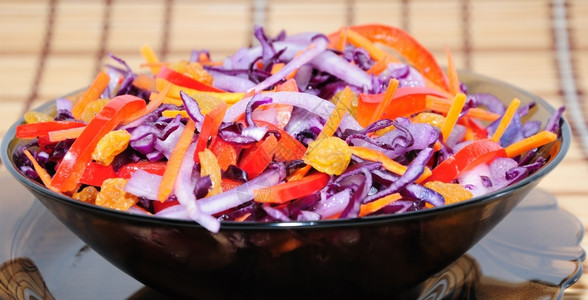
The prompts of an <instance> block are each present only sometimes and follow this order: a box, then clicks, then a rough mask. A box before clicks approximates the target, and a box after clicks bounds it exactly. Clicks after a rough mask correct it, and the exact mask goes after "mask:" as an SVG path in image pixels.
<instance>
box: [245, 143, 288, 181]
mask: <svg viewBox="0 0 588 300" xmlns="http://www.w3.org/2000/svg"><path fill="white" fill-rule="evenodd" d="M277 146H278V139H276V137H275V136H274V135H273V134H270V135H269V136H268V137H266V138H265V139H263V140H261V141H259V142H257V143H256V144H255V145H253V146H252V147H251V148H249V149H247V150H246V152H245V153H244V154H243V157H242V158H241V160H240V161H239V165H238V166H239V168H241V170H243V171H245V172H246V173H247V176H248V179H250V180H251V179H253V178H255V177H257V176H258V175H259V174H261V173H262V172H263V170H265V168H267V166H268V165H269V164H270V163H271V162H272V160H273V157H274V154H275V152H276V150H277Z"/></svg>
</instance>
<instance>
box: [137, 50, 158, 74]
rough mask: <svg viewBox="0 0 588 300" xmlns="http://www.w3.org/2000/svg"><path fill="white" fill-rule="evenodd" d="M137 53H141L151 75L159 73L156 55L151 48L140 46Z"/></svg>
mask: <svg viewBox="0 0 588 300" xmlns="http://www.w3.org/2000/svg"><path fill="white" fill-rule="evenodd" d="M139 51H140V52H141V55H142V56H143V59H145V61H147V64H149V65H150V67H149V68H150V69H151V73H153V75H155V74H157V73H159V64H160V62H159V59H158V58H157V55H156V54H155V51H153V49H152V48H151V46H149V45H143V46H141V49H140V50H139Z"/></svg>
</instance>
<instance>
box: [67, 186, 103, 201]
mask: <svg viewBox="0 0 588 300" xmlns="http://www.w3.org/2000/svg"><path fill="white" fill-rule="evenodd" d="M96 196H98V189H96V187H94V186H91V185H90V186H87V187H85V188H83V189H81V190H80V191H79V192H76V193H74V194H73V196H72V198H74V199H76V200H79V201H82V202H88V203H92V204H93V203H95V202H96Z"/></svg>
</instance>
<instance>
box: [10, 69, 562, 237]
mask: <svg viewBox="0 0 588 300" xmlns="http://www.w3.org/2000/svg"><path fill="white" fill-rule="evenodd" d="M459 73H460V74H462V75H466V76H468V77H471V78H475V79H476V80H477V81H481V82H489V83H492V84H494V85H501V86H504V87H505V88H506V89H509V90H513V91H514V92H516V93H519V94H522V95H524V96H525V97H528V98H529V99H531V100H532V101H535V102H536V103H538V104H539V106H541V107H543V108H544V109H546V110H547V111H548V112H550V113H552V114H553V113H554V112H555V108H554V107H553V106H552V105H551V104H549V103H548V102H547V101H545V100H544V99H542V98H541V97H539V96H537V95H535V94H532V93H530V92H527V91H525V90H523V89H521V88H518V87H516V86H514V85H512V84H510V83H507V82H505V81H502V80H499V79H495V78H491V77H488V76H486V75H482V74H479V73H475V72H472V71H464V70H459ZM75 93H76V92H72V93H69V94H66V95H65V96H62V97H67V96H70V95H72V94H75ZM58 98H61V97H58ZM54 103H55V100H50V101H47V102H46V103H44V104H42V105H40V106H39V107H37V108H35V109H34V110H38V111H47V110H48V109H49V108H50V107H52V106H54ZM23 122H24V117H21V118H19V120H17V121H16V122H15V123H14V124H13V125H12V126H11V127H10V128H9V129H8V130H7V131H6V133H5V135H4V137H3V138H2V144H1V147H0V149H1V150H0V151H1V152H0V157H1V159H2V162H3V165H4V166H5V168H6V169H7V170H8V171H9V173H10V174H11V175H12V176H13V177H15V178H16V179H17V180H18V181H19V182H21V183H22V184H24V185H25V187H27V188H28V189H29V190H34V191H37V192H39V193H42V194H45V195H47V196H48V197H50V198H52V199H54V200H57V201H59V202H61V203H63V204H66V205H69V206H75V207H76V209H84V210H92V211H95V212H97V213H102V214H108V215H110V216H112V217H122V218H126V219H129V220H135V221H141V222H148V223H156V224H160V225H167V226H183V227H200V228H202V229H203V230H205V228H204V227H202V226H201V225H199V224H198V223H197V222H195V221H192V220H182V219H173V218H165V217H160V216H154V215H144V214H138V213H132V212H127V211H120V210H114V209H109V208H105V207H101V206H97V205H94V204H90V203H85V202H82V201H78V200H75V199H73V198H70V197H67V196H65V195H63V194H60V193H57V192H54V191H51V190H49V189H48V188H46V187H44V186H43V185H41V184H40V183H37V182H35V181H32V180H30V179H29V178H27V177H26V176H24V175H23V174H22V173H21V172H20V171H19V170H17V169H16V168H15V166H14V164H13V161H12V159H11V154H12V152H10V155H9V151H12V150H13V142H15V141H16V138H15V134H16V127H17V126H18V125H19V124H21V123H23ZM560 132H561V134H560V137H559V138H558V141H560V146H559V150H558V152H557V154H556V155H555V156H553V157H551V158H550V160H549V162H548V163H547V164H545V165H544V166H542V167H541V169H539V170H537V171H536V172H534V173H533V174H531V175H529V176H527V177H525V178H524V179H522V180H520V181H518V182H516V183H514V184H512V185H509V186H507V187H505V188H502V189H499V190H497V191H493V192H490V193H487V194H484V195H480V196H477V197H474V198H471V199H468V200H466V201H462V202H458V203H453V204H448V205H443V206H440V207H434V208H429V209H424V210H418V211H411V212H405V213H400V214H384V215H377V216H366V217H361V218H359V217H356V218H345V219H335V220H318V221H287V222H284V221H280V222H236V221H221V226H220V231H223V230H236V229H237V230H243V229H263V230H269V229H305V228H309V229H318V228H330V227H345V226H350V225H352V226H361V225H375V224H379V223H387V222H392V221H400V220H409V219H414V218H421V217H423V216H430V215H432V214H433V215H434V214H438V213H440V212H444V211H447V210H458V209H460V208H464V207H468V206H471V205H475V204H479V203H481V202H486V201H491V200H492V199H495V198H498V197H500V196H502V195H504V194H508V193H510V192H512V191H514V190H517V189H519V188H522V187H524V186H526V185H529V184H532V183H534V182H537V181H538V180H539V179H541V178H542V177H544V176H545V175H547V174H548V173H550V172H551V171H552V170H553V169H554V168H555V167H556V166H557V165H559V163H560V162H561V161H562V160H563V159H564V157H565V155H566V154H567V152H568V150H569V148H570V145H571V139H572V131H571V126H570V124H569V122H568V120H567V119H566V118H565V116H563V115H562V117H561V121H560Z"/></svg>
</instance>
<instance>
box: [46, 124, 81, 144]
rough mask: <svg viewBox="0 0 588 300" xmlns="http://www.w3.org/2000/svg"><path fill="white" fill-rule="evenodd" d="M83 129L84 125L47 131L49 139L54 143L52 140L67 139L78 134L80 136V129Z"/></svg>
mask: <svg viewBox="0 0 588 300" xmlns="http://www.w3.org/2000/svg"><path fill="white" fill-rule="evenodd" d="M84 129H86V127H76V128H69V129H63V130H55V131H51V132H49V141H50V142H52V143H54V142H59V141H63V140H67V139H75V138H77V137H78V136H80V134H81V133H82V131H84Z"/></svg>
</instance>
